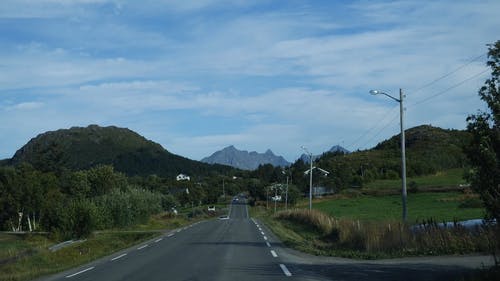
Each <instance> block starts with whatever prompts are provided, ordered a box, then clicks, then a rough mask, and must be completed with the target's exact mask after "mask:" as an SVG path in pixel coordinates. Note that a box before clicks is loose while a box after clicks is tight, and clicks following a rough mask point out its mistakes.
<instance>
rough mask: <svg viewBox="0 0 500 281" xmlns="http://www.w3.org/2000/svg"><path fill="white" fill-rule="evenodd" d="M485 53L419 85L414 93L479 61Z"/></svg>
mask: <svg viewBox="0 0 500 281" xmlns="http://www.w3.org/2000/svg"><path fill="white" fill-rule="evenodd" d="M485 55H487V53H483V54H481V55H479V56H477V57H474V58H473V59H471V60H469V61H468V62H467V63H465V64H463V65H461V66H459V67H458V68H456V69H454V70H452V71H450V72H448V73H447V74H445V75H443V76H440V77H438V78H436V79H434V80H432V81H431V82H429V83H427V84H425V85H423V86H421V87H419V88H418V89H416V90H415V91H412V93H413V94H415V93H417V92H419V91H421V90H422V89H425V88H427V87H429V86H430V85H432V84H434V83H436V82H438V81H440V80H443V79H444V78H446V77H448V76H450V75H452V74H454V73H456V72H458V71H459V70H461V69H463V68H465V67H467V66H468V65H469V64H471V63H473V62H475V61H477V60H478V59H480V58H481V57H484V56H485Z"/></svg>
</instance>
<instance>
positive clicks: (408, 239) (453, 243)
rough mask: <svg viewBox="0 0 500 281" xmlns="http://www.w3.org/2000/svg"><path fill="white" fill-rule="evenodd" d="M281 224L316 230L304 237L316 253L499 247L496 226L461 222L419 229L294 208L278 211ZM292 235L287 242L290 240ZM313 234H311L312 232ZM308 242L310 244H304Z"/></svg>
mask: <svg viewBox="0 0 500 281" xmlns="http://www.w3.org/2000/svg"><path fill="white" fill-rule="evenodd" d="M274 221H276V222H278V223H280V226H279V227H286V228H287V231H292V232H296V233H295V234H296V235H299V236H300V235H301V232H302V231H303V229H304V227H305V228H307V229H309V230H310V232H312V233H315V235H313V236H309V237H308V238H307V239H301V240H300V241H301V242H300V243H302V244H303V245H301V246H300V247H299V248H300V249H301V250H304V249H305V250H308V251H309V252H312V253H314V254H322V255H340V256H346V257H362V258H378V257H395V256H413V255H443V254H466V253H475V252H485V253H486V252H488V253H489V252H491V250H492V249H497V250H498V247H499V245H498V244H499V243H498V241H496V240H495V238H494V237H495V234H494V229H492V228H487V227H485V228H483V227H478V228H476V229H475V230H473V231H471V230H468V229H465V228H463V227H461V226H459V225H455V226H453V227H447V228H443V227H440V226H439V224H437V223H435V222H433V221H429V222H426V223H424V224H422V226H421V227H420V228H418V229H415V228H413V229H412V228H411V227H409V226H408V225H405V224H402V223H400V222H387V221H386V222H366V221H359V220H350V219H336V218H334V217H331V216H328V215H326V214H324V213H322V212H320V211H317V210H312V211H309V210H290V211H285V212H280V213H277V214H276V215H275V216H274ZM296 235H289V236H287V238H286V239H288V241H284V242H285V243H287V242H289V244H292V245H293V244H295V245H296V244H297V243H298V241H290V238H289V237H296ZM308 235H310V233H309V234H308ZM304 243H306V244H307V245H304Z"/></svg>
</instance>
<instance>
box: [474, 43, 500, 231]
mask: <svg viewBox="0 0 500 281" xmlns="http://www.w3.org/2000/svg"><path fill="white" fill-rule="evenodd" d="M488 58H489V60H488V62H487V65H488V66H489V67H491V70H492V72H491V78H489V79H487V80H486V82H485V83H484V86H483V87H481V89H480V90H479V97H480V98H481V100H483V101H484V102H486V104H487V105H488V110H487V111H486V112H481V111H480V112H478V113H477V114H475V115H470V116H469V117H468V118H467V123H468V124H467V130H468V131H469V132H470V133H471V134H472V141H471V143H470V144H469V145H468V146H467V147H466V154H467V157H468V158H469V160H470V162H471V165H472V170H471V173H470V174H469V180H470V182H471V185H472V188H473V189H474V190H475V191H476V192H477V193H479V195H480V197H481V199H482V201H483V202H484V206H485V208H486V211H487V213H488V215H489V216H490V217H491V218H494V219H496V220H497V222H500V87H499V86H500V85H499V83H500V81H499V78H500V77H499V76H500V41H497V42H496V43H495V44H492V45H489V51H488Z"/></svg>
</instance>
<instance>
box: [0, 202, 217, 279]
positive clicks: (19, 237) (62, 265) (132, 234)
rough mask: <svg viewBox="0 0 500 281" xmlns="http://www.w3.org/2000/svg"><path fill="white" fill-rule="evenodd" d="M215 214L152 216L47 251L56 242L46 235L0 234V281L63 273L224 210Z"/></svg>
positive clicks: (203, 211)
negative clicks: (135, 223)
mask: <svg viewBox="0 0 500 281" xmlns="http://www.w3.org/2000/svg"><path fill="white" fill-rule="evenodd" d="M220 207H221V208H218V210H219V211H218V212H217V213H207V212H206V211H205V210H206V208H201V207H198V208H195V209H194V213H195V217H192V210H189V212H186V213H180V214H178V215H173V214H172V213H160V214H157V215H153V216H151V217H150V219H149V220H148V221H147V222H146V223H143V224H138V225H134V226H130V227H129V228H127V229H108V230H103V231H96V232H94V233H92V234H90V235H88V236H87V237H86V238H85V239H83V240H80V241H78V242H76V243H74V244H71V245H69V246H67V247H64V248H61V249H59V250H57V251H51V250H50V247H51V246H53V245H55V244H57V243H58V242H59V241H58V240H54V238H53V237H52V236H51V235H49V234H34V233H25V234H13V233H10V234H7V233H0V281H7V280H8V281H21V280H31V279H33V278H36V277H40V276H43V275H47V274H51V273H56V272H60V271H64V270H67V269H70V268H73V267H76V266H79V265H81V264H84V263H87V262H91V261H93V260H96V259H98V258H101V257H104V256H107V255H110V254H112V253H115V252H117V251H119V250H122V249H126V248H128V247H131V246H133V245H136V244H139V243H141V242H143V241H146V240H149V239H152V238H154V237H156V236H159V235H161V234H162V233H164V232H166V231H168V230H170V229H175V228H179V227H183V226H185V225H188V224H192V223H194V222H196V221H199V220H203V219H207V218H210V217H214V216H217V215H219V214H221V213H223V212H225V211H226V207H225V206H223V205H220Z"/></svg>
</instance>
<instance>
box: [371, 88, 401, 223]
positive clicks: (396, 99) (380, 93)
mask: <svg viewBox="0 0 500 281" xmlns="http://www.w3.org/2000/svg"><path fill="white" fill-rule="evenodd" d="M370 94H372V95H384V96H387V97H389V98H391V99H393V100H395V101H397V102H399V118H400V124H401V180H402V190H401V197H402V201H403V221H404V222H406V218H407V215H408V211H407V207H406V197H407V193H406V156H405V129H404V125H403V120H404V118H403V115H404V110H403V98H404V94H403V90H401V89H399V99H398V98H395V97H393V96H391V95H389V94H387V93H385V92H383V91H379V90H370Z"/></svg>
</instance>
